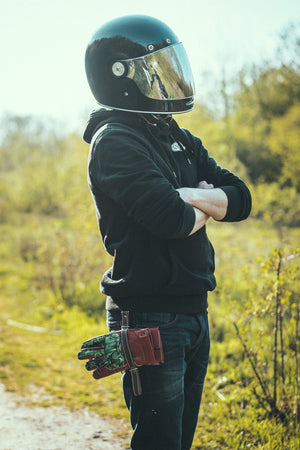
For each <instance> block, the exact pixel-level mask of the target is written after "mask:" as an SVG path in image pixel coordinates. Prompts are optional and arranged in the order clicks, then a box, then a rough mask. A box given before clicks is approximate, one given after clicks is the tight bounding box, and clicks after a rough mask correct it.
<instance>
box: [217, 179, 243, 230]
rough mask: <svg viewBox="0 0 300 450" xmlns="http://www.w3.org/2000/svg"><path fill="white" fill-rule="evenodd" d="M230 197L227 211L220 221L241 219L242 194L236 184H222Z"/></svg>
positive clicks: (228, 197) (223, 189)
mask: <svg viewBox="0 0 300 450" xmlns="http://www.w3.org/2000/svg"><path fill="white" fill-rule="evenodd" d="M219 189H222V191H224V192H225V194H226V196H227V199H228V206H227V212H226V215H225V217H223V219H222V220H220V222H234V221H236V220H238V219H239V216H240V214H241V210H242V195H241V191H240V189H239V188H237V187H236V186H222V187H221V186H220V188H219Z"/></svg>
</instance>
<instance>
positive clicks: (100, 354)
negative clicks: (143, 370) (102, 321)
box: [78, 333, 126, 370]
mask: <svg viewBox="0 0 300 450" xmlns="http://www.w3.org/2000/svg"><path fill="white" fill-rule="evenodd" d="M78 359H80V360H82V359H88V360H89V361H88V362H87V363H86V365H85V367H86V369H87V370H95V369H97V368H99V367H104V366H106V367H107V369H109V370H114V369H117V368H119V367H123V366H124V365H125V364H126V361H125V358H124V355H123V352H122V348H121V338H120V335H119V334H118V333H112V334H110V333H107V334H106V335H101V336H96V337H94V338H92V339H89V340H88V341H85V342H84V343H83V344H82V346H81V350H80V351H79V353H78Z"/></svg>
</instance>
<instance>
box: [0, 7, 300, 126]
mask: <svg viewBox="0 0 300 450" xmlns="http://www.w3.org/2000/svg"><path fill="white" fill-rule="evenodd" d="M0 7H1V9H0V11H1V13H0V55H1V69H0V81H1V82H0V117H1V116H2V114H3V113H5V112H11V113H16V114H21V115H23V114H24V115H27V114H32V115H38V116H39V115H42V116H50V117H53V118H55V119H59V120H62V122H63V123H65V124H66V125H67V126H70V127H73V128H75V129H76V128H77V127H82V126H83V123H82V122H83V121H84V119H85V117H86V113H87V111H88V110H89V109H90V108H91V107H93V106H94V105H95V103H94V100H93V97H92V95H91V94H90V91H89V87H88V84H87V81H86V76H85V71H84V53H85V49H86V45H87V43H88V41H89V39H90V37H91V36H92V34H93V32H94V31H95V30H96V29H97V28H98V27H99V26H100V25H101V24H102V23H104V22H106V21H107V20H110V19H112V18H114V17H117V16H121V15H124V14H148V15H152V16H155V17H157V18H159V19H161V20H163V21H164V22H166V23H167V24H168V25H169V26H170V27H171V28H172V29H173V30H174V32H175V33H176V34H177V36H178V37H179V38H180V39H181V41H182V42H183V43H184V46H185V49H186V51H187V53H188V55H189V59H190V62H191V66H192V69H193V72H194V78H195V81H196V87H197V94H198V96H199V97H201V95H204V94H205V92H204V90H205V85H204V84H203V76H202V74H203V73H204V72H210V73H211V74H212V77H219V76H220V74H221V73H222V71H223V72H224V71H225V73H226V74H230V73H234V72H237V71H238V70H240V69H241V68H242V67H243V65H245V64H247V63H249V62H259V61H262V60H263V59H264V58H268V57H272V56H273V54H274V50H275V48H276V46H277V44H278V34H279V33H280V32H281V31H282V30H283V29H284V28H285V27H287V26H288V25H289V24H290V23H291V22H299V21H300V1H299V0H264V1H262V0H252V1H243V0H223V1H222V0H210V1H207V0H206V1H202V0H183V1H180V0H173V1H171V0H149V1H144V0H139V1H138V0H112V1H109V0H106V1H103V0H85V1H83V0H0Z"/></svg>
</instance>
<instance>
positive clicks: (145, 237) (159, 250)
mask: <svg viewBox="0 0 300 450" xmlns="http://www.w3.org/2000/svg"><path fill="white" fill-rule="evenodd" d="M84 140H85V141H86V142H88V143H91V147H90V154H89V162H88V182H89V187H90V190H91V193H92V196H93V199H94V202H95V207H96V213H97V218H98V223H99V229H100V233H101V236H102V241H103V244H104V247H105V249H106V250H107V252H108V253H109V254H110V255H112V256H113V258H114V260H113V266H112V267H111V268H110V269H109V270H108V271H107V272H106V273H105V274H104V275H103V278H102V280H101V291H102V292H103V293H104V294H106V295H107V296H109V297H112V299H113V300H114V302H115V303H116V304H117V305H118V306H119V307H120V308H121V309H123V310H124V309H126V310H131V311H163V312H177V313H194V312H200V311H203V310H205V309H206V308H207V291H211V290H213V289H214V288H215V286H216V281H215V277H214V268H215V265H214V250H213V247H212V245H211V243H210V241H209V239H208V237H207V234H206V228H205V227H203V228H201V229H200V230H199V231H197V232H196V233H194V234H193V235H191V236H189V234H190V232H191V231H192V229H193V226H194V222H195V213H194V209H193V208H192V206H191V205H189V204H188V203H185V202H184V201H183V200H182V199H181V198H180V196H179V194H178V192H177V191H176V189H177V188H179V187H183V186H185V187H196V186H197V185H198V183H199V182H200V181H202V180H205V181H207V183H212V184H213V185H214V187H219V188H221V189H223V191H224V192H225V194H226V195H227V197H228V209H227V214H226V216H225V217H224V219H223V221H239V220H243V219H245V218H246V217H248V215H249V213H250V210H251V195H250V192H249V190H248V189H247V187H246V185H245V184H244V183H243V181H242V180H240V178H238V177H236V176H235V175H233V174H232V173H230V172H229V171H228V170H226V169H222V168H220V167H219V166H218V165H217V164H216V162H215V161H214V160H213V159H212V158H211V157H209V155H208V153H207V150H206V149H205V148H204V147H203V145H202V142H201V140H200V139H198V138H197V137H195V136H193V135H192V134H191V133H190V132H188V131H187V130H184V129H181V128H179V127H178V125H177V123H176V122H175V120H173V119H171V120H169V121H162V122H159V123H158V124H157V125H156V126H154V125H151V124H147V122H146V121H145V120H144V119H143V118H142V117H141V116H140V115H138V114H135V113H126V112H121V111H107V110H98V111H95V112H93V113H92V114H91V117H90V120H89V123H88V126H87V128H86V131H85V133H84Z"/></svg>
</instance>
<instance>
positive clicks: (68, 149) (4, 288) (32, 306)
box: [0, 26, 300, 449]
mask: <svg viewBox="0 0 300 450" xmlns="http://www.w3.org/2000/svg"><path fill="white" fill-rule="evenodd" d="M176 119H177V120H178V122H179V124H180V125H181V126H183V127H186V128H189V129H190V130H191V131H192V132H193V133H195V134H196V135H198V136H199V137H201V139H202V140H203V143H204V145H205V147H206V148H208V150H209V152H210V154H211V155H212V156H213V157H214V158H215V159H216V160H217V161H218V163H219V164H220V165H221V166H223V167H227V168H228V169H229V170H231V171H233V172H234V173H237V174H238V175H239V176H241V178H243V179H245V180H246V181H247V182H248V184H249V186H250V188H251V191H252V195H253V212H252V215H251V218H250V219H249V220H247V221H246V222H243V223H240V224H219V223H210V224H209V226H208V231H209V235H210V237H211V240H212V241H213V243H214V245H215V248H216V254H217V261H216V262H217V278H218V281H219V282H218V287H217V289H216V291H215V293H214V294H212V295H211V300H210V323H211V333H212V343H213V346H212V354H211V364H210V367H209V372H208V377H207V384H206V394H205V395H204V399H203V406H202V409H203V412H202V414H201V417H202V419H201V421H199V426H198V429H197V435H196V438H195V444H194V447H193V448H195V449H196V448H207V449H209V448H236V449H242V448H248V447H256V448H265V449H266V448H272V449H279V448H291V449H296V448H299V446H300V441H299V418H300V406H299V405H300V400H299V294H300V285H299V251H300V250H299V247H300V246H299V243H300V241H299V236H300V196H299V192H300V151H299V147H300V28H299V26H290V27H289V28H288V29H287V30H286V31H285V32H284V33H282V35H281V38H280V45H279V47H278V52H277V57H276V59H275V60H274V61H266V62H265V63H263V64H261V65H252V66H250V67H245V68H243V70H241V71H240V72H239V73H237V74H236V75H235V76H234V77H232V78H231V79H225V77H224V79H222V80H221V81H220V82H219V83H216V84H215V88H214V92H213V93H212V101H211V102H207V104H200V103H197V104H196V107H195V109H194V111H193V112H191V113H189V114H185V115H180V116H177V117H176ZM0 131H1V143H0V229H1V243H0V257H1V261H2V264H1V269H0V283H1V294H0V299H1V304H2V310H1V314H0V318H1V330H2V337H3V339H2V343H1V346H2V350H3V352H2V353H1V355H2V356H1V357H0V362H1V370H0V379H1V380H2V381H3V382H5V383H6V385H7V387H8V388H9V389H11V390H16V391H18V390H20V389H21V387H22V386H23V387H24V385H27V386H28V385H29V384H30V383H32V369H33V368H39V367H43V373H41V372H39V371H35V376H34V383H36V384H37V385H39V386H41V387H43V389H45V390H46V391H47V392H49V393H51V394H52V395H55V396H56V398H57V399H60V401H61V402H62V403H64V404H67V405H68V406H70V407H74V408H75V407H77V408H80V407H82V406H83V405H84V406H88V407H90V408H93V409H95V410H96V411H97V412H99V411H100V412H101V413H102V414H111V416H113V417H119V418H120V417H123V416H124V415H126V412H124V411H125V409H124V405H123V403H122V401H121V392H120V386H118V387H116V383H114V382H113V381H111V380H110V379H108V380H106V381H105V382H103V384H98V385H97V390H93V392H92V393H91V392H89V383H90V382H89V376H88V375H87V374H85V373H84V374H83V373H81V372H80V370H79V366H80V365H79V363H78V362H77V361H76V353H77V350H78V346H79V345H80V344H81V341H82V340H84V339H87V338H89V337H91V335H93V334H96V333H97V334H99V333H100V332H102V331H104V330H105V311H104V302H105V299H104V297H103V296H102V295H101V294H100V292H99V281H100V278H101V275H102V274H103V272H104V271H105V270H106V269H107V268H108V267H109V265H110V263H111V258H110V257H109V256H108V255H107V254H106V253H105V251H104V250H103V247H102V244H101V242H100V237H99V232H98V229H97V224H96V217H95V212H94V206H93V202H92V198H91V195H90V193H89V190H88V187H87V182H86V166H87V155H88V150H89V149H88V145H86V144H85V143H84V142H83V141H82V137H81V136H80V134H78V133H74V134H71V135H70V134H68V135H66V134H64V131H63V127H60V126H59V124H55V123H51V122H49V121H48V122H47V121H45V120H44V121H40V120H39V119H38V118H37V117H31V116H30V117H24V116H23V117H19V116H15V115H13V114H6V115H4V116H3V117H2V120H1V126H0ZM279 308H280V309H279ZM279 312H280V314H279ZM13 321H20V322H22V323H23V322H25V323H31V324H33V325H38V326H42V327H46V329H47V330H48V331H49V333H48V334H47V337H43V338H40V341H39V342H40V344H39V343H38V342H37V337H36V336H34V335H33V334H34V333H31V334H30V333H29V332H28V331H24V330H22V329H20V330H18V332H16V331H15V329H13V330H12V328H11V326H13V325H12V324H13V323H14V322H13ZM16 323H18V322H16ZM233 323H234V324H235V328H234V326H233ZM61 334H63V336H64V340H65V342H66V341H67V342H68V343H69V347H68V349H66V348H65V347H64V345H63V340H62V339H61V338H59V336H61ZM43 336H45V335H43ZM51 336H52V337H51ZM275 338H276V340H275ZM21 342H26V348H27V350H26V351H25V349H24V347H22V346H21ZM41 343H42V344H41ZM37 345H43V347H44V351H43V355H41V356H40V357H39V356H37V354H36V352H34V348H36V346H37ZM45 354H46V355H47V361H48V362H47V364H44V361H43V360H42V358H44V357H45ZM12 355H15V357H14V358H13V357H12ZM54 355H55V358H54ZM39 358H40V359H39ZM63 361H64V363H63ZM56 362H57V364H56ZM60 364H61V365H60ZM257 374H258V375H257ZM112 378H113V377H112ZM51 380H52V381H53V380H56V381H55V383H51V382H50V381H51ZM66 380H67V381H66ZM66 386H67V389H66ZM66 390H67V393H66ZM107 404H109V405H110V408H109V411H108V409H107ZM216 422H217V423H218V426H217V427H216ZM125 423H127V421H126V422H125ZM255 424H257V425H258V426H255ZM216 428H218V430H217V431H216ZM203 446H204V447H203Z"/></svg>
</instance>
